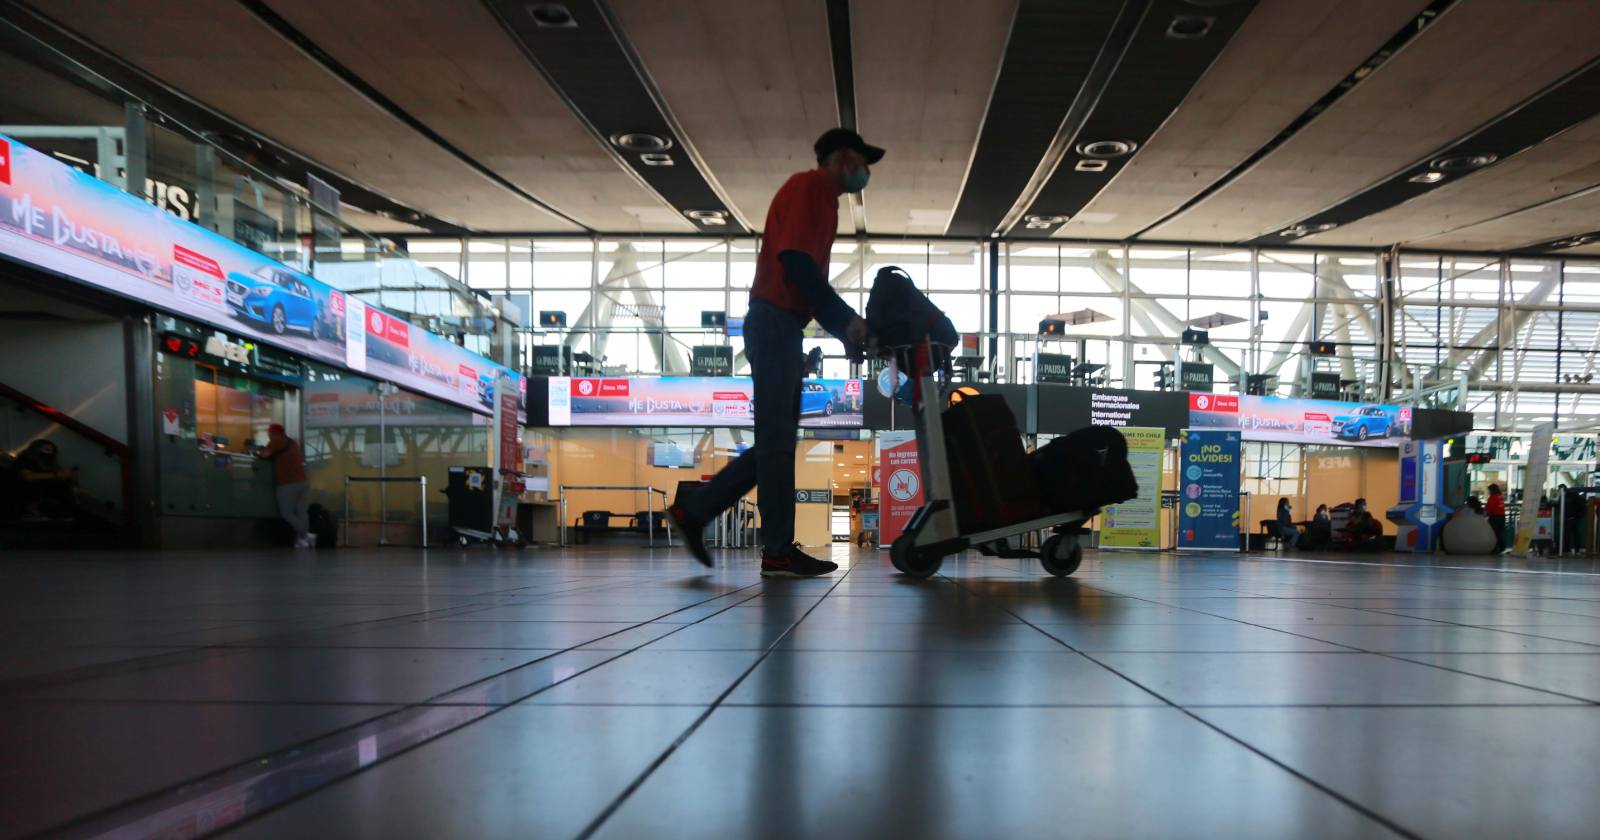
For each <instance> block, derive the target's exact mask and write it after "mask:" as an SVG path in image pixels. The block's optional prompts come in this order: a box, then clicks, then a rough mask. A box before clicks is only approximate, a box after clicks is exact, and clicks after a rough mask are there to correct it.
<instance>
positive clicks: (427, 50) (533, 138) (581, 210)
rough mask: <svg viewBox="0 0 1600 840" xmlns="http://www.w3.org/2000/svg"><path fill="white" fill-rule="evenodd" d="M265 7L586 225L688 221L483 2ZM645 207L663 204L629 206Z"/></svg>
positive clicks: (301, 2)
mask: <svg viewBox="0 0 1600 840" xmlns="http://www.w3.org/2000/svg"><path fill="white" fill-rule="evenodd" d="M272 8H273V9H274V10H275V11H277V12H278V13H279V14H281V15H283V16H284V18H286V19H287V20H288V21H289V22H290V23H291V24H293V25H294V26H295V28H297V29H299V30H300V31H301V32H304V33H305V34H306V35H307V36H308V37H310V38H311V40H312V41H314V42H316V44H317V45H318V46H320V47H322V48H323V49H324V50H326V51H327V52H328V53H329V54H331V55H332V56H333V57H334V58H335V59H337V60H338V61H339V62H340V63H341V64H343V65H345V66H346V67H348V68H350V70H351V71H353V72H354V73H355V74H356V75H357V76H359V77H361V78H362V79H363V80H365V81H366V82H367V83H368V84H371V85H372V86H374V87H376V88H377V89H378V90H380V91H382V92H383V94H384V95H385V96H387V97H389V98H390V99H392V100H394V101H395V102H396V103H397V104H398V105H399V106H400V107H401V108H404V109H405V110H406V112H407V113H409V114H411V115H412V116H414V117H416V118H417V119H418V120H420V121H421V122H422V123H423V124H424V125H426V126H428V127H429V128H431V129H433V130H434V131H436V132H438V133H439V134H440V135H441V136H443V137H444V138H445V139H446V140H448V141H450V143H451V144H453V145H455V146H456V147H457V148H460V149H461V150H462V151H464V152H465V153H466V154H468V155H469V156H471V157H472V158H473V159H475V160H477V161H478V162H479V163H481V164H483V165H485V166H487V167H488V168H489V169H491V170H493V171H494V172H495V173H497V174H498V175H500V176H501V177H503V178H505V179H507V180H509V181H511V182H512V183H514V184H516V185H517V186H519V187H521V188H522V189H523V190H526V191H527V192H529V193H531V194H533V195H535V196H537V197H539V198H540V199H541V200H543V201H545V202H548V203H549V204H550V205H552V206H554V207H555V208H556V209H558V210H560V211H562V212H563V213H566V214H567V215H569V216H572V217H573V218H576V219H577V220H578V221H580V222H583V223H584V224H586V225H588V226H589V227H593V228H597V229H600V230H607V231H615V232H619V233H621V232H640V231H652V232H659V231H667V232H673V233H687V232H689V231H692V230H693V229H694V228H693V226H692V225H691V224H689V221H688V220H687V219H684V218H682V217H681V216H679V215H678V213H677V212H676V211H674V210H672V208H671V207H670V206H669V205H667V204H666V203H665V202H664V201H661V199H660V198H659V197H658V196H656V194H655V193H654V192H653V191H651V190H649V189H647V188H646V187H645V186H644V185H643V184H641V183H640V182H639V180H638V179H637V178H636V177H635V176H634V175H633V173H632V170H629V169H625V168H624V167H623V166H621V165H620V164H619V163H618V162H617V160H616V158H615V157H613V156H612V154H611V153H610V152H609V151H608V150H607V149H606V148H605V147H604V146H602V145H601V144H600V142H599V140H598V139H597V138H595V136H594V135H593V133H591V132H590V131H589V130H588V129H587V128H586V127H585V126H584V125H583V124H582V123H581V122H580V121H579V120H578V118H577V116H576V115H574V114H573V112H572V109H571V108H569V107H568V106H567V104H566V103H565V102H564V101H563V100H562V99H561V98H560V96H558V95H557V94H556V92H555V91H554V90H553V89H552V88H551V87H550V85H549V84H548V83H547V82H546V81H545V78H544V76H543V75H541V74H540V73H539V71H538V70H537V69H536V68H535V67H534V66H533V64H532V63H530V62H529V61H528V59H527V57H526V56H524V55H523V54H522V52H521V51H520V50H519V49H518V48H517V46H516V45H515V44H514V43H513V42H512V40H511V39H510V38H509V37H508V36H507V35H506V34H505V31H504V30H503V29H502V28H501V27H500V24H499V22H498V21H496V20H495V19H494V17H493V15H491V14H490V13H489V10H488V9H487V8H486V7H485V6H484V5H483V4H482V3H476V2H473V3H444V2H439V0H340V2H337V3H328V2H325V0H273V3H272ZM651 205H657V206H659V207H660V208H664V209H665V210H666V211H667V212H666V213H665V214H664V215H663V214H661V213H649V214H645V215H644V216H643V217H641V215H638V214H633V213H629V212H627V210H626V209H625V208H628V207H639V206H651Z"/></svg>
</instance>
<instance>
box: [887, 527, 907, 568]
mask: <svg viewBox="0 0 1600 840" xmlns="http://www.w3.org/2000/svg"><path fill="white" fill-rule="evenodd" d="M910 553H911V535H910V534H901V535H900V536H898V537H895V538H894V542H893V543H891V544H890V545H889V562H890V563H893V564H894V568H895V571H897V572H901V573H905V572H906V563H905V560H906V555H908V554H910Z"/></svg>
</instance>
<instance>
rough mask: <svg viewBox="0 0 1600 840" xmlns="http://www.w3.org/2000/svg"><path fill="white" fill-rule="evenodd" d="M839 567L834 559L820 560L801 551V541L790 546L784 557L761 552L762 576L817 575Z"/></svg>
mask: <svg viewBox="0 0 1600 840" xmlns="http://www.w3.org/2000/svg"><path fill="white" fill-rule="evenodd" d="M838 568H839V564H838V563H835V562H833V561H832V560H818V559H817V558H815V557H812V556H811V555H809V554H807V553H805V552H804V551H801V550H800V544H799V543H795V544H794V545H791V546H789V548H788V550H786V551H785V552H784V553H783V556H782V557H776V558H774V557H768V556H767V554H766V552H762V553H761V576H762V577H793V578H802V577H816V576H818V575H826V574H829V573H831V572H833V571H834V570H836V569H838Z"/></svg>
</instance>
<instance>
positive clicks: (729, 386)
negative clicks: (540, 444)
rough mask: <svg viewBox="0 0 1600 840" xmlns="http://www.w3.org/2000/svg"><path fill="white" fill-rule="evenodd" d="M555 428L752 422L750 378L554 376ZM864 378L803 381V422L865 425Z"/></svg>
mask: <svg viewBox="0 0 1600 840" xmlns="http://www.w3.org/2000/svg"><path fill="white" fill-rule="evenodd" d="M547 400H548V409H549V411H548V415H547V420H548V423H549V425H551V426H632V427H639V426H719V427H720V426H726V427H734V426H753V425H755V414H754V410H755V407H754V406H755V401H754V391H753V388H752V385H751V380H750V377H748V376H633V377H577V376H574V377H564V376H552V377H550V380H549V391H548V396H547ZM862 408H863V403H862V390H861V380H859V379H803V380H801V382H800V425H801V426H807V427H834V428H860V427H861V425H862V422H863V419H864V417H863V413H862Z"/></svg>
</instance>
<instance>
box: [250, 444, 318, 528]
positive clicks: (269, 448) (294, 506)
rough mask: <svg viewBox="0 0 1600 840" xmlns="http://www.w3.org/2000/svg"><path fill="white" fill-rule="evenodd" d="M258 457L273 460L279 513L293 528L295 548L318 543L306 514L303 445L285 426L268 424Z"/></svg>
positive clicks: (273, 482)
mask: <svg viewBox="0 0 1600 840" xmlns="http://www.w3.org/2000/svg"><path fill="white" fill-rule="evenodd" d="M256 457H258V458H263V459H266V460H268V461H271V462H272V484H273V487H274V488H275V490H276V492H277V495H278V515H279V516H281V517H283V520H284V521H285V522H287V523H289V527H291V528H293V529H294V547H295V548H311V547H313V546H315V545H316V538H315V537H313V536H311V533H310V531H311V520H310V518H309V517H308V516H307V515H306V501H307V499H308V498H309V497H310V495H311V490H310V487H309V485H308V484H307V483H306V458H305V454H304V453H303V452H301V451H300V444H299V443H296V442H295V439H294V438H292V437H289V436H288V435H287V434H284V431H283V426H282V425H280V424H278V423H273V424H272V425H270V426H268V427H267V445H266V446H263V447H261V450H260V451H259V452H257V453H256Z"/></svg>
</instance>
